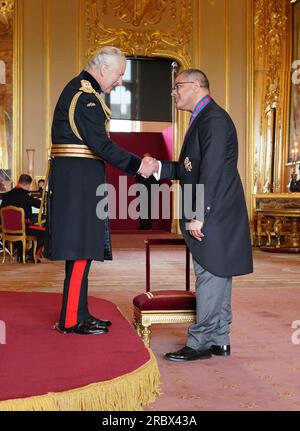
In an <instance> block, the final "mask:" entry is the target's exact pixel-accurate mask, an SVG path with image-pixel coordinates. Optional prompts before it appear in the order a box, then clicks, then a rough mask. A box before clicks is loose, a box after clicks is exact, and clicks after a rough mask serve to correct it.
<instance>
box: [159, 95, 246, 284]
mask: <svg viewBox="0 0 300 431" xmlns="http://www.w3.org/2000/svg"><path fill="white" fill-rule="evenodd" d="M237 159H238V141H237V134H236V129H235V126H234V124H233V122H232V120H231V118H230V116H229V115H228V114H227V112H226V111H224V110H223V109H222V108H220V107H219V106H218V105H217V104H216V103H215V102H214V101H212V102H211V103H210V104H208V105H207V106H206V107H205V108H204V109H203V110H202V111H201V112H200V113H199V114H198V116H197V117H196V119H195V120H194V122H193V123H192V125H191V126H190V128H189V129H188V131H187V133H186V136H185V139H184V142H183V145H182V149H181V153H180V156H179V160H178V162H162V171H161V179H179V181H180V185H181V187H182V191H183V198H182V217H181V219H180V227H181V231H182V234H183V236H184V239H185V242H186V244H187V246H188V247H189V249H190V251H191V253H192V255H193V257H194V258H195V259H196V261H197V262H198V263H199V264H200V265H201V266H202V267H203V268H204V269H206V270H208V271H209V272H211V273H212V274H214V275H217V276H219V277H230V276H234V275H243V274H248V273H250V272H252V271H253V261H252V249H251V241H250V230H249V221H248V214H247V208H246V204H245V198H244V191H243V186H242V183H241V179H240V176H239V173H238V170H237ZM188 162H190V163H191V165H190V168H189V167H188V164H187V163H188ZM187 184H190V185H191V186H190V187H191V188H192V192H191V193H189V195H191V196H192V209H193V210H194V211H195V209H196V199H197V198H198V199H200V200H201V196H200V191H199V190H196V185H197V184H203V185H204V208H203V210H204V211H203V216H202V220H201V221H203V223H204V224H203V228H202V232H203V233H204V235H205V237H204V238H203V239H202V241H198V240H196V239H195V238H194V237H192V236H191V235H190V234H189V232H188V230H187V229H186V222H187V221H189V219H190V218H191V217H190V215H189V214H186V211H184V205H186V207H187V206H188V205H187V203H189V202H187V198H188V196H187V193H186V190H185V189H184V187H183V186H184V185H187ZM196 218H197V219H199V217H196Z"/></svg>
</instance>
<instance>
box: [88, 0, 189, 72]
mask: <svg viewBox="0 0 300 431" xmlns="http://www.w3.org/2000/svg"><path fill="white" fill-rule="evenodd" d="M109 6H110V8H108V2H106V1H102V2H100V1H98V0H86V23H87V38H88V41H89V45H90V48H89V51H88V56H89V55H91V54H92V53H93V52H95V51H96V50H97V49H99V48H101V47H102V46H105V45H114V46H116V47H118V48H120V49H121V50H122V51H123V52H124V53H125V54H126V55H132V56H142V57H166V58H174V59H175V60H178V61H179V63H180V64H181V65H182V66H183V67H184V68H186V67H190V66H191V54H190V53H191V52H192V32H191V29H192V0H172V1H167V0H126V1H124V0H114V1H113V2H109ZM169 18H170V19H169ZM166 19H169V20H168V26H167V29H166V25H165V22H164V20H166ZM107 22H110V23H112V24H110V25H108V24H107ZM170 22H171V24H170Z"/></svg>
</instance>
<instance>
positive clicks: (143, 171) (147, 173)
mask: <svg viewBox="0 0 300 431" xmlns="http://www.w3.org/2000/svg"><path fill="white" fill-rule="evenodd" d="M158 170H159V163H158V161H157V160H156V159H154V158H153V157H149V156H146V157H144V158H143V160H142V165H141V167H140V169H139V170H138V174H139V175H141V176H142V177H144V178H149V177H151V175H153V174H154V173H155V172H158Z"/></svg>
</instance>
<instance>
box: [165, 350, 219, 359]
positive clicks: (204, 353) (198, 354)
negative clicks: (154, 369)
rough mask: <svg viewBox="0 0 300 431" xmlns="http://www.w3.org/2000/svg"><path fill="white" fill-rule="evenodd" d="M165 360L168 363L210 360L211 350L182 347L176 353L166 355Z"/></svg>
mask: <svg viewBox="0 0 300 431" xmlns="http://www.w3.org/2000/svg"><path fill="white" fill-rule="evenodd" d="M165 358H166V359H168V360H169V361H195V360H197V359H209V358H211V349H205V350H203V349H202V350H195V349H192V348H191V347H188V346H184V347H183V348H182V349H180V350H178V352H174V353H166V355H165Z"/></svg>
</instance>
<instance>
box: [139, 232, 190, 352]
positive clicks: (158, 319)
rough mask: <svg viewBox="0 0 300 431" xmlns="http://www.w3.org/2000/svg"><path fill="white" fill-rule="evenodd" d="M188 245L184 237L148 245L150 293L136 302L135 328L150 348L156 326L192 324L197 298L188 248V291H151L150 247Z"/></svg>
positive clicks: (159, 240)
mask: <svg viewBox="0 0 300 431" xmlns="http://www.w3.org/2000/svg"><path fill="white" fill-rule="evenodd" d="M151 245H185V242H184V240H183V238H148V239H146V240H145V246H146V292H144V293H141V294H140V295H137V296H136V297H135V298H134V299H133V306H134V327H135V329H136V331H137V333H138V335H139V336H140V337H141V338H142V339H143V341H144V343H145V345H146V346H148V347H150V341H151V324H152V323H160V324H164V323H192V322H195V320H196V298H195V294H194V293H193V292H191V291H190V251H189V249H188V248H187V247H186V286H185V290H177V289H176V290H173V289H172V290H152V291H151V290H150V246H151Z"/></svg>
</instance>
